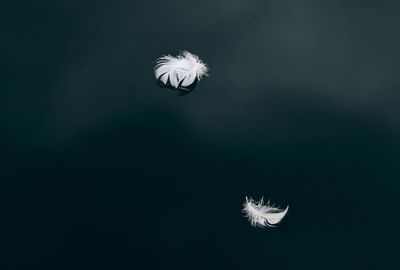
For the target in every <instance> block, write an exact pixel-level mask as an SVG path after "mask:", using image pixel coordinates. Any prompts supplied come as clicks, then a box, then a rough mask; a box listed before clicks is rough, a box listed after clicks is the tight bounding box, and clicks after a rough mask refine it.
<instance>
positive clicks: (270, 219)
mask: <svg viewBox="0 0 400 270" xmlns="http://www.w3.org/2000/svg"><path fill="white" fill-rule="evenodd" d="M288 209H289V206H287V207H286V208H285V209H280V208H278V207H275V206H274V205H271V204H270V203H269V201H268V202H267V203H266V204H264V200H263V198H261V200H260V201H258V202H257V201H254V200H253V199H252V198H247V197H246V201H245V202H244V204H243V212H244V213H245V216H246V217H247V218H248V219H249V221H250V223H251V225H252V226H255V227H266V226H267V227H274V225H276V224H278V223H279V222H280V221H281V220H282V219H283V218H284V217H285V215H286V213H287V211H288Z"/></svg>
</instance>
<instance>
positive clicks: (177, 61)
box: [154, 51, 208, 88]
mask: <svg viewBox="0 0 400 270" xmlns="http://www.w3.org/2000/svg"><path fill="white" fill-rule="evenodd" d="M207 71H208V67H207V65H206V64H204V63H203V62H202V61H201V60H200V59H199V57H198V56H196V55H194V54H191V53H190V52H188V51H184V52H182V53H181V54H180V55H178V56H177V57H174V56H171V55H165V56H162V57H160V58H158V60H157V62H156V67H155V68H154V74H155V76H156V78H157V79H159V80H160V81H161V82H162V83H163V84H167V83H168V82H169V83H170V84H171V86H172V87H174V88H185V87H188V86H190V85H191V84H193V83H194V82H195V80H196V79H197V80H200V79H201V78H202V77H203V76H204V75H207Z"/></svg>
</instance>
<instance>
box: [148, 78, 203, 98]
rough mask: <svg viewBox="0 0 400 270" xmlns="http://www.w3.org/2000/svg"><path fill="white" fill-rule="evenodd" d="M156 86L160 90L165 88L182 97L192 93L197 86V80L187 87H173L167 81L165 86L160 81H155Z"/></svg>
mask: <svg viewBox="0 0 400 270" xmlns="http://www.w3.org/2000/svg"><path fill="white" fill-rule="evenodd" d="M156 84H157V85H158V86H160V87H161V88H166V89H169V90H172V91H174V92H176V94H177V95H178V96H180V97H183V96H187V95H189V94H190V93H192V92H193V91H194V89H195V88H196V85H197V80H196V81H194V83H192V84H191V85H189V86H188V87H179V88H175V87H173V86H172V85H171V84H170V82H169V81H168V83H167V84H164V83H163V82H161V81H160V80H157V81H156Z"/></svg>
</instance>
